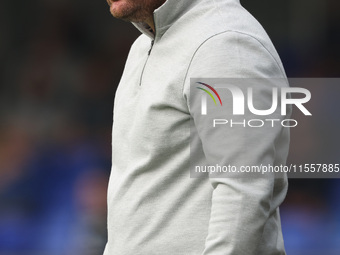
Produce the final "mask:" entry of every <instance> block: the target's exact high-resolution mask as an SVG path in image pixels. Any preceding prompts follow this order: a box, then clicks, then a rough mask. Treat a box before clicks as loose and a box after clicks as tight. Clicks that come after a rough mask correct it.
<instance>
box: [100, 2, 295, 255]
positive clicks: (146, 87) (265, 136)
mask: <svg viewBox="0 0 340 255" xmlns="http://www.w3.org/2000/svg"><path fill="white" fill-rule="evenodd" d="M154 20H155V27H156V33H155V35H153V34H152V33H150V32H148V30H146V29H144V28H143V26H142V24H135V25H136V26H137V27H138V28H139V29H140V30H141V31H142V32H143V34H142V35H141V36H140V37H139V38H138V39H137V40H136V41H135V43H134V44H133V45H132V47H131V50H130V53H129V56H128V59H127V62H126V66H125V70H124V73H123V75H122V78H121V81H120V84H119V86H118V89H117V92H116V96H115V103H114V122H113V131H112V171H111V176H110V183H109V188H108V242H107V245H106V248H105V252H104V255H153V254H154V255H282V254H285V250H284V244H283V237H282V231H281V223H280V216H279V205H280V204H281V203H282V202H283V200H284V198H285V195H286V192H287V179H286V178H256V179H251V178H190V174H189V166H190V145H189V144H190V139H194V140H195V141H196V142H197V144H199V145H200V146H198V147H197V152H194V153H197V154H200V158H201V159H202V160H203V161H204V160H206V161H209V160H210V159H211V158H214V159H215V158H217V159H218V160H219V163H221V164H227V165H228V164H231V165H240V164H244V165H260V164H272V165H279V164H285V161H286V158H287V154H288V147H289V131H288V130H286V129H285V130H283V129H281V128H280V127H278V128H273V129H272V130H271V132H268V133H263V132H261V131H260V129H258V130H259V131H255V132H249V133H247V134H246V135H245V134H242V133H238V131H235V132H224V131H219V132H221V133H217V134H216V135H217V136H219V137H221V139H220V143H218V144H216V147H214V148H211V147H209V146H206V144H208V143H207V139H209V137H208V136H209V135H208V132H205V131H202V130H198V135H197V136H196V137H194V138H190V119H191V118H193V119H194V121H195V119H196V118H198V113H196V112H193V111H192V110H191V108H190V102H189V99H190V95H189V92H190V78H221V77H223V78H270V77H278V78H285V77H286V76H285V72H284V69H283V67H282V64H281V61H280V59H279V56H278V54H277V53H276V51H275V49H274V47H273V45H272V43H271V41H270V39H269V38H268V36H267V34H266V33H265V31H264V30H263V28H262V27H261V25H260V24H259V23H258V22H257V21H256V20H255V19H254V18H253V17H252V16H251V15H250V14H249V13H248V12H247V11H246V10H245V9H244V8H243V7H242V6H241V5H240V3H239V1H238V0H167V1H166V2H165V4H163V5H162V6H161V7H160V8H158V9H157V10H155V12H154ZM258 100H259V101H268V100H270V98H269V99H268V98H267V96H266V93H264V94H263V97H262V98H259V99H258ZM220 130H221V129H220ZM222 130H223V129H222ZM226 130H228V129H226ZM191 153H193V151H192V152H191Z"/></svg>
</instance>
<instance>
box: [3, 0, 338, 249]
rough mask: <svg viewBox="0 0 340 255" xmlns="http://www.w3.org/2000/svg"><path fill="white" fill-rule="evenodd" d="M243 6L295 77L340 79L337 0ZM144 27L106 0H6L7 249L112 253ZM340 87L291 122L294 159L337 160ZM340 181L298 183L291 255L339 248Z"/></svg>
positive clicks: (287, 225) (287, 223)
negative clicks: (125, 120) (114, 137)
mask: <svg viewBox="0 0 340 255" xmlns="http://www.w3.org/2000/svg"><path fill="white" fill-rule="evenodd" d="M241 3H242V4H243V5H244V6H245V7H246V8H247V9H248V10H249V11H250V12H251V13H252V14H253V15H254V16H255V17H256V18H257V19H258V20H259V21H260V22H261V23H262V25H263V26H264V27H265V29H266V30H267V32H268V33H269V35H270V36H271V38H272V40H273V42H274V44H275V45H276V47H277V50H278V52H279V54H280V56H281V57H282V60H283V62H284V65H285V68H286V71H287V74H288V76H289V77H340V15H339V14H340V2H339V1H338V0H276V1H272V0H257V1H255V0H242V1H241ZM138 35H139V32H138V31H137V30H136V29H135V28H134V27H133V26H132V25H130V24H128V23H125V22H122V21H118V20H115V19H113V18H112V17H111V16H110V13H109V10H108V6H107V4H106V1H105V0H102V1H88V0H82V1H80V0H73V1H66V0H58V1H52V0H30V1H22V2H17V1H13V0H2V1H1V2H0V59H1V61H0V255H12V254H13V255H19V254H20V255H21V254H22V255H40V254H43V255H54V254H55V255H69V254H70V255H98V254H102V251H103V248H104V245H105V242H106V187H107V182H108V177H109V173H110V163H111V148H110V146H111V125H112V104H113V98H114V92H115V89H116V86H117V85H118V82H119V79H120V76H121V73H122V71H123V67H124V63H125V59H126V56H127V54H128V50H129V48H130V45H131V44H132V42H133V41H134V39H135V38H136V37H137V36H138ZM339 88H340V87H334V89H331V90H330V89H329V88H325V87H319V88H314V89H313V92H312V96H313V100H312V103H311V106H310V107H311V108H312V111H313V112H318V113H319V114H316V115H317V117H313V118H312V119H308V120H306V121H309V122H310V123H307V124H308V125H307V124H306V125H304V128H303V129H301V128H300V129H299V128H296V129H293V130H292V142H291V153H290V157H289V161H290V162H292V163H312V162H311V161H312V160H316V159H318V160H321V161H322V162H321V163H339V156H340V148H339V144H340V139H339V137H340V136H339V134H338V133H337V131H338V130H340V116H339V103H338V100H339V95H340V90H339ZM325 113H327V114H325ZM320 123H321V124H320ZM339 184H340V181H339V180H336V179H292V180H290V189H289V193H288V196H287V199H286V201H285V203H284V205H283V206H282V208H281V214H282V221H283V231H284V238H285V243H286V249H287V254H288V255H306V254H308V255H336V254H337V255H338V254H340V200H339V195H340V185H339Z"/></svg>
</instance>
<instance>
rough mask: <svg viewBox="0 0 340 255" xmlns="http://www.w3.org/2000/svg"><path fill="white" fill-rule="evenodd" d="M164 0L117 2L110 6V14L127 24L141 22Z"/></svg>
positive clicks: (122, 0) (124, 0) (125, 0)
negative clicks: (127, 22)
mask: <svg viewBox="0 0 340 255" xmlns="http://www.w3.org/2000/svg"><path fill="white" fill-rule="evenodd" d="M164 2H165V0H118V1H116V2H113V3H112V6H110V12H111V14H112V15H113V16H114V17H115V18H117V19H122V20H125V21H129V22H142V21H145V20H147V19H148V18H149V17H150V16H151V15H152V13H153V11H154V10H155V9H157V8H158V7H159V6H161V5H162V4H163V3H164Z"/></svg>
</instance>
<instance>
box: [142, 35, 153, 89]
mask: <svg viewBox="0 0 340 255" xmlns="http://www.w3.org/2000/svg"><path fill="white" fill-rule="evenodd" d="M154 42H155V40H152V41H151V46H150V49H149V51H148V56H147V58H146V60H145V63H144V66H143V70H142V73H141V75H140V79H139V86H142V80H143V74H144V70H145V67H146V64H147V63H148V60H149V57H150V54H151V51H152V47H153V44H154Z"/></svg>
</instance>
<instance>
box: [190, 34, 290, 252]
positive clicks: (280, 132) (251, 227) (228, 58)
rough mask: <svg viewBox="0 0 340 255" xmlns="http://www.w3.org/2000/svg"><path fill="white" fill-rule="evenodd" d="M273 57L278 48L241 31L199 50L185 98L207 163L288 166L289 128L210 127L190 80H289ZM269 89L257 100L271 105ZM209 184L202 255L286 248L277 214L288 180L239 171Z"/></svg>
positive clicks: (220, 35)
mask: <svg viewBox="0 0 340 255" xmlns="http://www.w3.org/2000/svg"><path fill="white" fill-rule="evenodd" d="M275 54H276V52H275V50H274V52H270V51H268V50H267V49H266V48H265V47H264V46H263V44H261V43H260V42H259V41H257V40H256V39H255V38H253V37H251V36H248V35H245V34H240V33H237V32H225V33H222V34H219V35H216V36H214V37H212V38H210V39H208V40H207V41H206V42H204V43H203V44H202V45H201V47H200V48H199V49H198V50H197V51H196V53H195V55H194V56H193V58H192V61H191V64H190V67H189V69H188V73H187V77H186V81H185V84H184V96H185V98H186V99H187V102H188V106H189V109H190V114H191V116H192V118H193V121H194V123H195V126H196V127H195V128H196V130H197V131H196V132H197V134H198V136H199V139H200V141H201V146H202V148H203V153H204V156H205V158H206V162H208V163H209V164H212V165H215V164H219V165H220V166H228V165H231V166H236V167H237V168H238V169H239V167H240V166H260V165H261V164H262V165H278V164H285V160H286V157H287V154H288V147H289V130H287V129H284V128H282V126H281V125H276V126H275V127H270V128H253V129H248V128H242V127H240V128H218V129H216V128H213V127H212V125H211V123H205V121H206V119H208V118H206V119H205V118H204V116H202V115H201V112H198V111H196V110H194V109H200V107H193V106H194V105H195V104H200V100H199V99H197V98H191V97H190V95H189V93H190V79H191V78H273V77H276V78H285V74H284V70H283V68H282V65H281V62H280V60H279V59H278V57H277V55H275ZM269 89H271V88H270V86H269V87H263V88H261V90H262V92H261V93H260V94H259V95H257V101H258V102H260V103H263V104H267V103H268V104H269V103H270V102H271V97H270V96H269V95H270V91H269ZM267 90H268V91H267ZM211 112H212V111H210V113H209V114H212V113H211ZM232 118H233V116H232V114H229V115H226V116H225V119H232ZM276 118H280V119H282V118H284V116H276ZM210 120H211V118H210ZM212 140H213V141H214V142H213V143H212V142H211V141H212ZM209 180H210V183H211V186H212V189H213V192H212V204H211V214H210V221H209V228H208V235H207V237H206V241H205V249H204V251H203V255H243V254H246V255H258V254H260V253H259V251H263V250H265V246H268V245H269V246H274V247H275V246H277V247H279V246H281V245H282V247H283V244H280V243H278V242H280V234H281V226H280V223H279V217H278V216H277V215H278V206H279V205H280V204H281V203H282V201H283V200H284V197H285V195H286V191H287V179H286V177H284V178H275V176H274V175H266V177H263V178H251V176H250V175H248V174H247V173H238V174H236V175H235V176H233V177H230V178H228V177H219V176H217V177H215V178H212V177H210V179H209ZM281 239H282V237H281ZM271 250H273V249H271ZM274 250H275V248H274ZM277 250H278V251H279V250H280V248H278V249H277ZM263 254H266V253H261V255H263ZM275 254H276V253H275ZM277 254H283V253H281V252H278V253H277Z"/></svg>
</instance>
